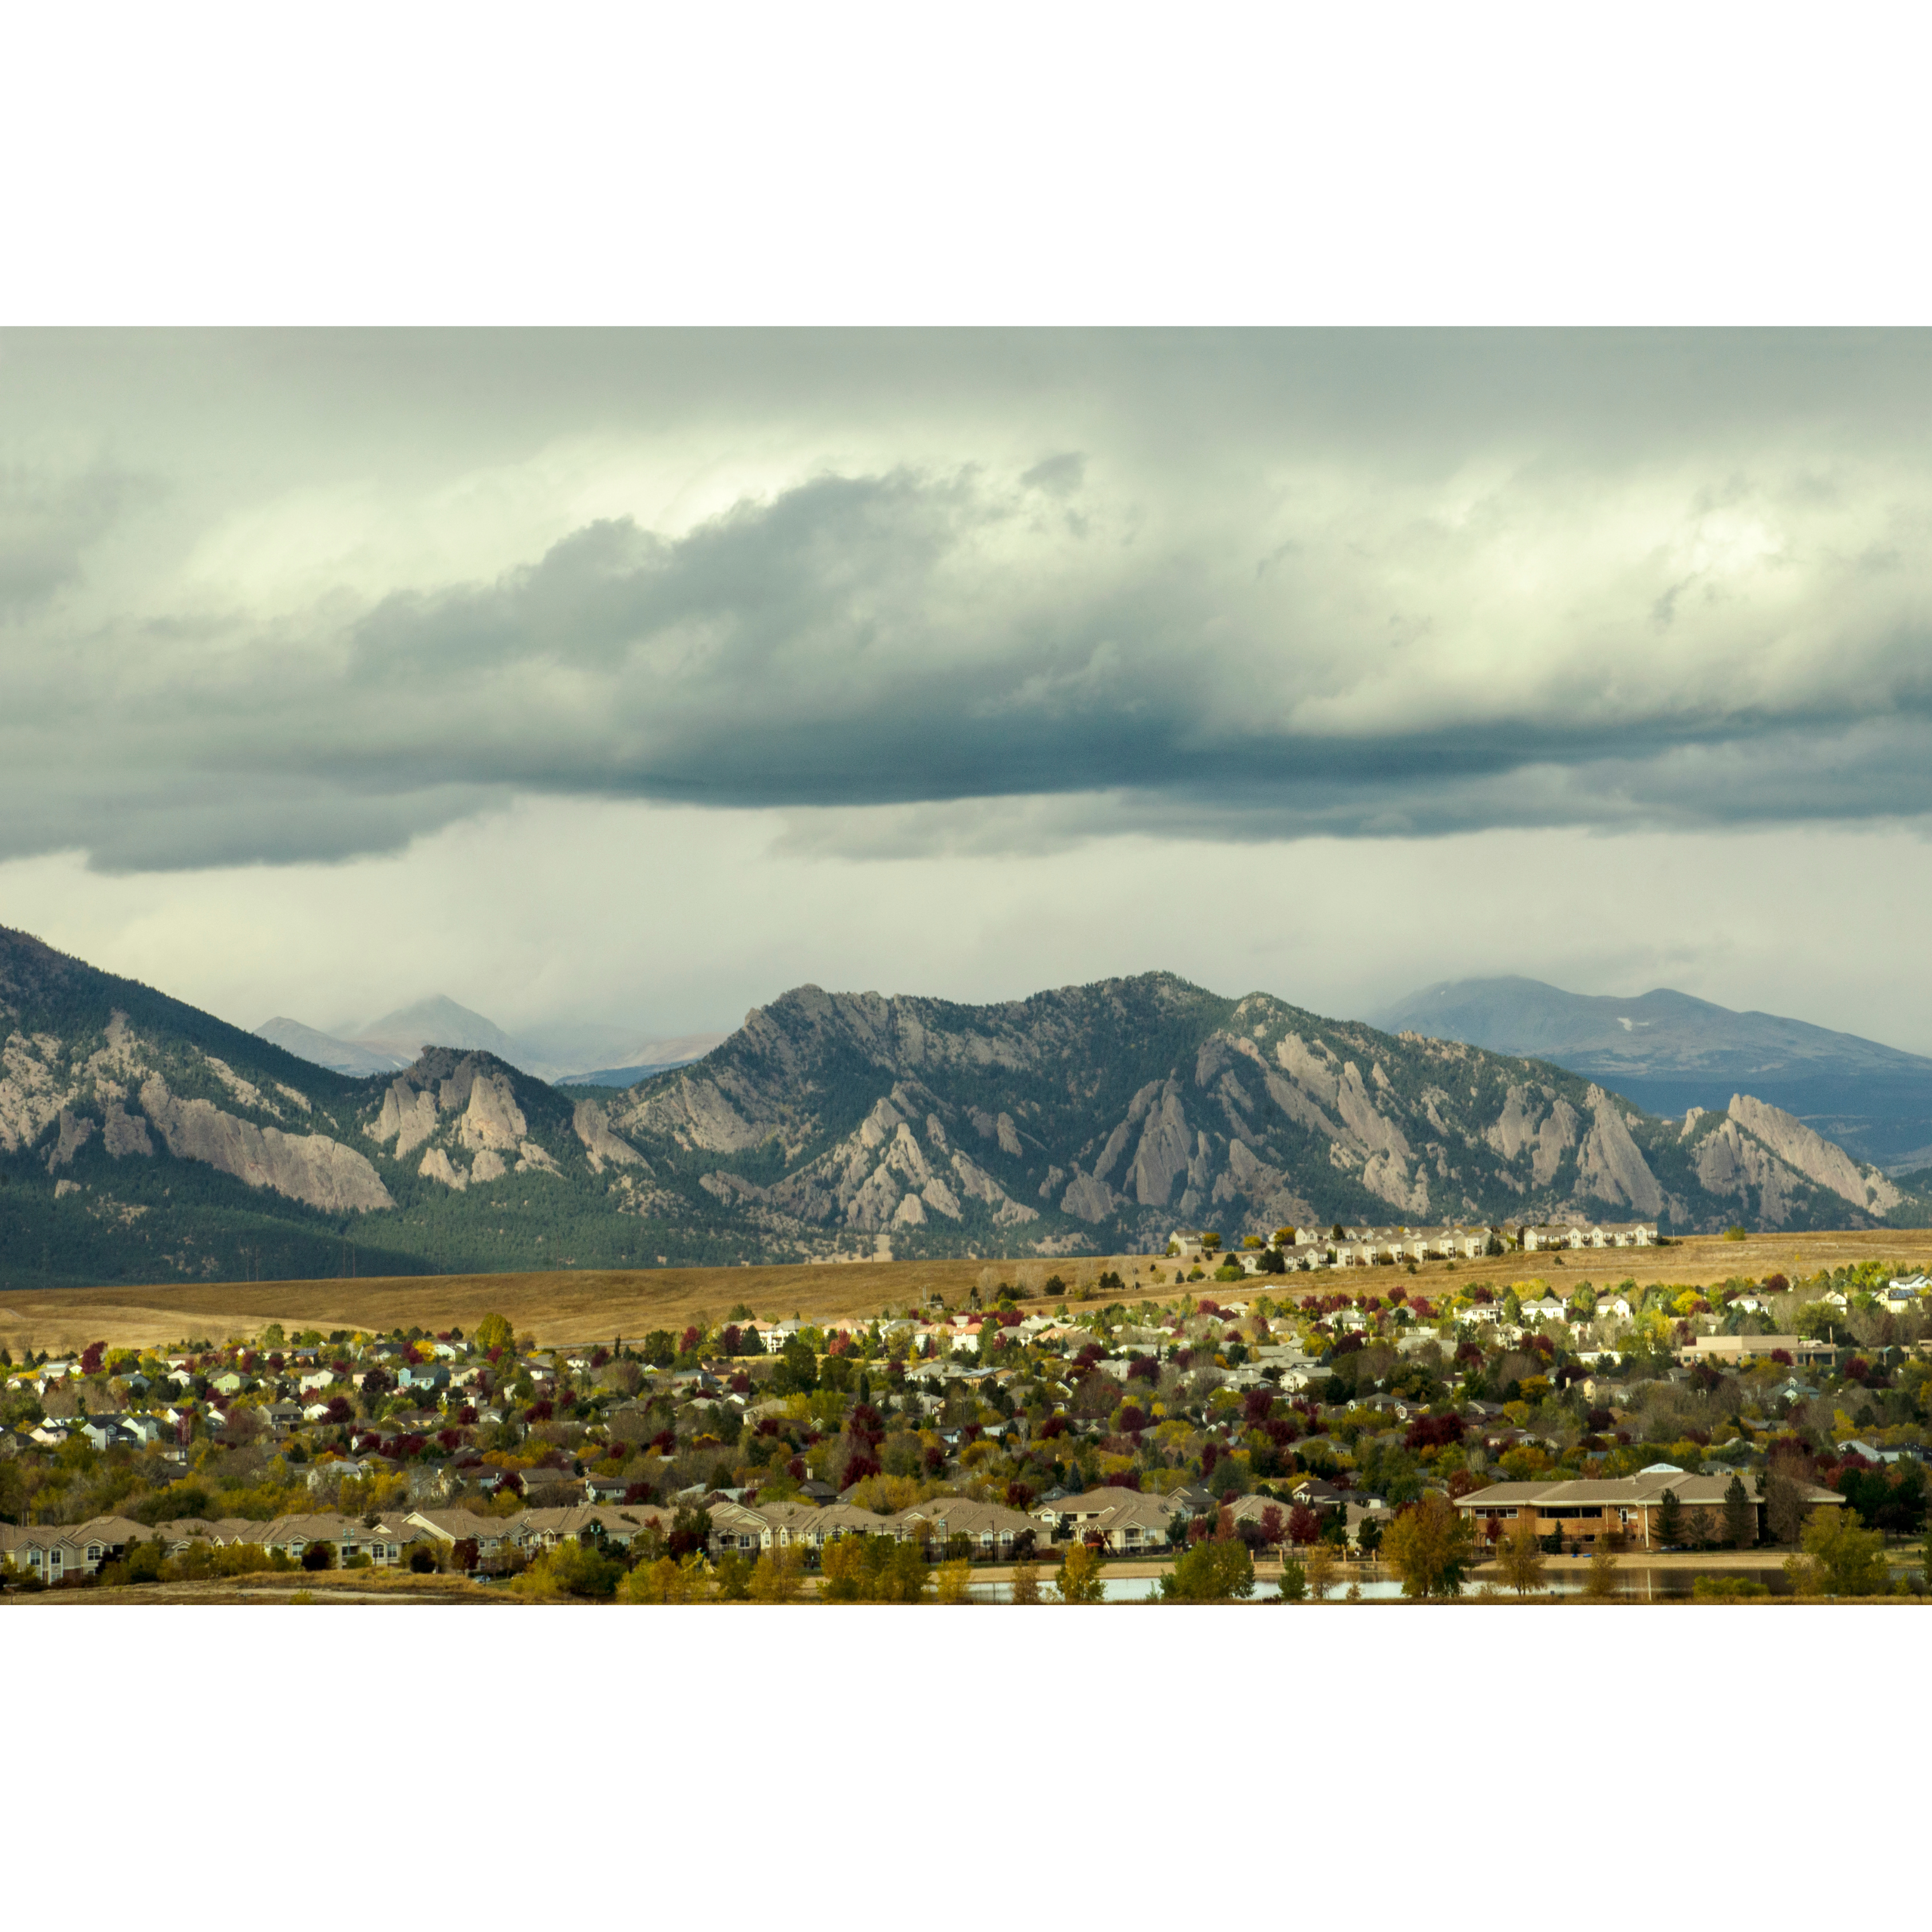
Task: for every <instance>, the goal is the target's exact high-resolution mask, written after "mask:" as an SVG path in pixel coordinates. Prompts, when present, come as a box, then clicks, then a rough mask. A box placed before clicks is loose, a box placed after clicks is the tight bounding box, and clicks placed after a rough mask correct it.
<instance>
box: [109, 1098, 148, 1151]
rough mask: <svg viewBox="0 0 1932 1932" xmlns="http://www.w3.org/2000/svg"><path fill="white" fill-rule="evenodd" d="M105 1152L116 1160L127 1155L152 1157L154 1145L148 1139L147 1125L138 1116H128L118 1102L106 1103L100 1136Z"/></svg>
mask: <svg viewBox="0 0 1932 1932" xmlns="http://www.w3.org/2000/svg"><path fill="white" fill-rule="evenodd" d="M101 1139H102V1141H103V1142H104V1145H106V1147H107V1151H108V1152H109V1153H110V1154H112V1155H113V1157H114V1158H115V1160H121V1159H123V1158H124V1157H126V1156H127V1155H129V1154H140V1155H142V1156H143V1157H145V1158H146V1159H147V1160H153V1159H154V1142H152V1141H151V1140H150V1139H148V1124H147V1122H146V1121H144V1120H142V1118H141V1117H140V1115H139V1114H130V1113H129V1112H127V1109H125V1108H124V1107H123V1106H121V1103H120V1102H119V1101H118V1100H110V1101H109V1102H108V1103H107V1125H106V1127H105V1129H104V1131H103V1133H102V1136H101Z"/></svg>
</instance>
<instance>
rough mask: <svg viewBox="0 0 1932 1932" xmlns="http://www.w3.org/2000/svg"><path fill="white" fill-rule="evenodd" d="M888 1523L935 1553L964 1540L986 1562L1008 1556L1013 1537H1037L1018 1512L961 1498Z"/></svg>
mask: <svg viewBox="0 0 1932 1932" xmlns="http://www.w3.org/2000/svg"><path fill="white" fill-rule="evenodd" d="M1127 1493H1131V1492H1127ZM889 1521H890V1522H891V1523H892V1526H893V1532H894V1534H895V1535H898V1536H899V1537H901V1538H902V1539H903V1538H911V1539H913V1540H916V1541H921V1542H923V1543H925V1544H927V1545H928V1547H930V1548H932V1549H934V1550H944V1548H945V1547H946V1546H947V1544H950V1543H951V1542H952V1541H953V1539H954V1538H958V1537H962V1536H963V1537H965V1538H966V1539H967V1541H968V1544H970V1546H971V1553H972V1554H974V1556H979V1557H981V1558H984V1559H992V1558H994V1557H995V1556H1011V1555H1012V1554H1013V1541H1014V1539H1015V1538H1016V1537H1019V1536H1022V1535H1037V1534H1038V1526H1037V1524H1036V1523H1034V1521H1033V1520H1032V1519H1031V1517H1028V1516H1026V1515H1025V1514H1023V1513H1022V1512H1021V1511H1019V1510H1015V1509H1008V1508H1007V1507H1006V1506H1005V1505H1004V1504H1001V1503H983V1502H972V1501H971V1500H970V1499H968V1498H966V1497H964V1496H935V1497H934V1498H933V1499H932V1500H931V1501H930V1502H922V1503H915V1504H913V1506H912V1507H911V1508H910V1509H905V1510H901V1511H900V1512H899V1514H898V1515H897V1516H896V1517H892V1518H889Z"/></svg>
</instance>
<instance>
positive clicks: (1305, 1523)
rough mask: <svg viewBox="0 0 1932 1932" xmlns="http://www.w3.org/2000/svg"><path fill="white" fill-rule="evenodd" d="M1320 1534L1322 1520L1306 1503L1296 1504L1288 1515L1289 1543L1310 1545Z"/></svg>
mask: <svg viewBox="0 0 1932 1932" xmlns="http://www.w3.org/2000/svg"><path fill="white" fill-rule="evenodd" d="M1321 1534H1322V1519H1321V1517H1319V1515H1317V1514H1316V1512H1315V1511H1313V1510H1312V1509H1310V1508H1309V1507H1308V1505H1307V1504H1306V1503H1297V1504H1296V1505H1295V1507H1294V1508H1292V1510H1290V1511H1289V1513H1288V1538H1289V1541H1290V1542H1291V1543H1298V1544H1308V1543H1313V1541H1315V1539H1316V1538H1317V1537H1318V1536H1319V1535H1321Z"/></svg>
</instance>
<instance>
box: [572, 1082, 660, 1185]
mask: <svg viewBox="0 0 1932 1932" xmlns="http://www.w3.org/2000/svg"><path fill="white" fill-rule="evenodd" d="M570 1125H571V1131H572V1132H573V1133H574V1134H575V1135H576V1136H577V1139H578V1140H579V1141H580V1142H582V1143H583V1151H584V1154H585V1155H586V1157H587V1158H588V1159H589V1163H590V1171H591V1172H592V1173H593V1174H601V1173H602V1172H604V1169H605V1167H606V1166H610V1167H641V1168H642V1169H643V1170H644V1172H646V1174H648V1173H649V1172H650V1163H649V1162H648V1161H646V1160H645V1158H644V1157H643V1155H642V1154H640V1153H638V1151H637V1149H636V1148H634V1147H633V1146H631V1144H630V1142H628V1141H622V1140H619V1139H618V1138H617V1136H616V1135H615V1134H613V1133H612V1132H611V1131H610V1107H609V1106H608V1104H607V1103H605V1102H604V1101H602V1100H580V1101H578V1102H577V1109H576V1112H574V1114H573V1115H571V1122H570Z"/></svg>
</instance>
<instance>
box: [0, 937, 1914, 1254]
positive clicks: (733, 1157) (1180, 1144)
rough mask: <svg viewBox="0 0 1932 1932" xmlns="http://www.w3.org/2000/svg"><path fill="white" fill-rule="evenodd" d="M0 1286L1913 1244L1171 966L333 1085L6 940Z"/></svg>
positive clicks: (1414, 1050) (1773, 1182)
mask: <svg viewBox="0 0 1932 1932" xmlns="http://www.w3.org/2000/svg"><path fill="white" fill-rule="evenodd" d="M0 1040H4V1050H0V1282H4V1283H9V1284H12V1285H16V1286H17V1285H23V1284H28V1283H37V1282H55V1281H114V1280H178V1279H181V1278H182V1277H198V1276H205V1275H211V1274H214V1275H223V1276H239V1275H243V1274H250V1275H264V1276H272V1275H282V1276H290V1275H318V1274H333V1273H335V1272H336V1271H338V1269H339V1268H340V1269H345V1270H346V1269H347V1268H356V1269H358V1270H359V1271H363V1272H368V1273H393V1274H419V1273H425V1272H431V1271H440V1270H445V1269H463V1270H466V1271H469V1270H478V1269H488V1268H544V1267H571V1266H580V1267H592V1266H595V1267H634V1266H640V1265H645V1266H648V1265H653V1264H655V1263H658V1262H664V1261H669V1262H704V1263H726V1262H736V1261H741V1260H753V1261H783V1260H790V1259H805V1258H808V1257H812V1256H827V1255H832V1254H841V1253H842V1254H848V1255H850V1254H874V1253H881V1252H887V1251H889V1252H892V1253H896V1254H899V1255H902V1256H910V1255H919V1254H932V1255H941V1254H948V1255H957V1254H974V1253H977V1254H983V1255H986V1256H998V1255H1010V1254H1040V1255H1070V1254H1075V1253H1107V1252H1120V1251H1124V1250H1136V1249H1140V1250H1145V1249H1149V1248H1155V1249H1157V1248H1160V1247H1163V1246H1164V1245H1165V1243H1166V1237H1167V1235H1168V1232H1169V1230H1170V1229H1172V1227H1173V1226H1175V1224H1176V1223H1205V1224H1207V1225H1209V1226H1214V1227H1216V1228H1218V1229H1221V1230H1223V1232H1225V1233H1226V1234H1227V1235H1229V1236H1230V1237H1231V1238H1232V1237H1235V1236H1238V1235H1240V1234H1242V1233H1244V1232H1260V1231H1262V1230H1264V1229H1272V1228H1274V1227H1275V1226H1279V1225H1281V1224H1283V1223H1294V1224H1296V1225H1298V1226H1308V1225H1313V1224H1322V1223H1329V1222H1332V1221H1338V1220H1341V1221H1364V1220H1367V1221H1373V1222H1379V1223H1390V1222H1393V1223H1405V1224H1409V1225H1415V1224H1417V1223H1426V1222H1433V1221H1442V1220H1471V1219H1473V1220H1490V1221H1511V1222H1516V1221H1522V1220H1544V1219H1550V1218H1554V1217H1558V1216H1565V1215H1571V1214H1589V1215H1592V1216H1597V1217H1613V1218H1619V1219H1628V1218H1632V1217H1643V1218H1645V1219H1650V1218H1653V1217H1654V1218H1656V1219H1658V1220H1661V1222H1662V1223H1663V1224H1664V1227H1665V1228H1666V1229H1667V1230H1675V1231H1677V1232H1688V1231H1695V1230H1698V1229H1715V1228H1719V1227H1722V1226H1725V1225H1727V1224H1728V1223H1730V1222H1733V1221H1743V1222H1746V1223H1752V1224H1760V1225H1769V1226H1781V1227H1816V1226H1872V1225H1876V1224H1879V1223H1885V1222H1890V1223H1893V1224H1895V1225H1900V1226H1904V1225H1912V1226H1918V1225H1924V1224H1925V1223H1927V1222H1928V1221H1932V1212H1928V1209H1929V1208H1932V1203H1928V1202H1927V1200H1926V1199H1925V1198H1924V1196H1921V1195H1919V1194H1917V1193H1913V1192H1912V1191H1910V1190H1909V1189H1906V1188H1905V1187H1903V1186H1901V1185H1900V1184H1895V1183H1894V1182H1892V1181H1888V1180H1887V1179H1886V1178H1885V1176H1884V1175H1882V1174H1880V1173H1879V1172H1878V1171H1877V1170H1876V1169H1873V1168H1871V1167H1869V1166H1865V1165H1864V1164H1863V1163H1859V1162H1858V1161H1856V1160H1854V1159H1852V1157H1850V1156H1849V1155H1848V1154H1846V1152H1845V1151H1844V1150H1843V1148H1841V1147H1838V1146H1837V1145H1835V1144H1833V1143H1832V1142H1830V1141H1829V1139H1824V1138H1823V1137H1821V1136H1819V1135H1818V1134H1817V1133H1814V1132H1813V1131H1812V1130H1811V1129H1809V1128H1808V1127H1805V1125H1804V1124H1802V1122H1800V1121H1796V1120H1795V1119H1793V1118H1792V1117H1791V1116H1790V1115H1788V1114H1787V1113H1784V1112H1781V1111H1780V1110H1778V1109H1776V1108H1775V1107H1772V1106H1767V1105H1766V1104H1765V1103H1763V1102H1762V1101H1761V1100H1755V1099H1754V1098H1752V1097H1751V1096H1749V1095H1748V1094H1738V1095H1737V1096H1736V1097H1734V1098H1733V1100H1732V1101H1731V1103H1730V1108H1729V1109H1728V1111H1726V1112H1699V1111H1697V1110H1692V1111H1691V1112H1689V1113H1688V1114H1687V1115H1685V1117H1684V1118H1682V1119H1676V1118H1673V1119H1668V1120H1666V1119H1660V1118H1656V1117H1654V1116H1652V1115H1647V1114H1646V1113H1644V1112H1642V1111H1641V1110H1640V1109H1638V1108H1637V1107H1636V1106H1633V1105H1632V1104H1631V1103H1629V1102H1628V1100H1624V1099H1622V1098H1621V1097H1619V1096H1618V1095H1617V1094H1616V1093H1615V1092H1613V1091H1611V1090H1610V1088H1608V1087H1607V1086H1606V1085H1603V1084H1601V1083H1600V1082H1594V1081H1591V1080H1588V1079H1582V1078H1580V1077H1578V1076H1575V1075H1572V1074H1568V1073H1564V1072H1562V1070H1560V1069H1559V1068H1556V1067H1552V1066H1550V1065H1548V1064H1546V1063H1544V1062H1540V1061H1526V1060H1521V1059H1515V1058H1508V1057H1506V1056H1504V1055H1499V1054H1495V1053H1490V1052H1485V1051H1484V1050H1483V1049H1481V1048H1478V1047H1473V1046H1466V1045H1464V1044H1462V1043H1457V1042H1454V1041H1448V1040H1428V1039H1424V1038H1423V1037H1420V1036H1418V1035H1414V1034H1404V1035H1401V1036H1396V1035H1391V1034H1385V1033H1379V1032H1377V1031H1375V1030H1374V1029H1373V1028H1369V1027H1366V1026H1361V1025H1355V1024H1352V1023H1348V1022H1337V1021H1332V1020H1326V1019H1322V1018H1320V1017H1319V1016H1317V1015H1315V1014H1313V1013H1306V1012H1304V1011H1302V1010H1300V1009H1298V1008H1297V1007H1291V1006H1289V1005H1287V1004H1285V1003H1284V1002H1283V1001H1280V1000H1277V999H1275V998H1272V997H1271V996H1270V995H1265V994H1252V995H1249V996H1248V997H1247V998H1245V999H1242V1000H1238V1001H1237V1000H1231V999H1226V998H1222V997H1220V996H1219V995H1215V994H1212V993H1209V992H1204V991H1203V990H1202V989H1200V988H1199V987H1196V986H1190V985H1188V984H1187V983H1186V982H1184V981H1183V980H1177V979H1175V978H1174V977H1172V976H1170V975H1168V974H1145V975H1143V976H1142V977H1139V978H1137V979H1131V980H1109V981H1105V982H1103V983H1100V984H1097V985H1094V986H1076V987H1067V988H1063V989H1060V990H1058V991H1056V992H1048V993H1042V994H1040V995H1037V996H1036V997H1035V998H1032V999H1030V1000H1022V1001H1013V1002H1011V1003H1010V1004H1004V1005H999V1006H989V1007H964V1006H958V1005H953V1004H949V1003H947V1002H946V1001H938V1000H926V999H919V998H883V997H881V996H880V995H877V994H869V993H868V994H833V993H827V992H823V991H822V990H820V989H819V988H817V987H815V986H804V987H799V988H798V989H795V990H794V991H793V992H790V993H787V994H786V995H784V997H783V998H780V999H778V1000H775V1001H773V1002H772V1004H770V1005H769V1006H768V1007H761V1008H760V1009H758V1010H756V1011H755V1012H754V1013H751V1014H750V1015H748V1016H747V1017H746V1019H745V1024H744V1025H742V1027H741V1028H739V1030H738V1031H736V1033H734V1034H732V1035H731V1036H730V1037H729V1038H728V1039H727V1040H724V1043H722V1044H721V1045H720V1046H718V1047H716V1048H715V1049H713V1050H712V1052H709V1053H708V1054H706V1055H705V1056H704V1057H703V1058H702V1059H700V1060H699V1061H696V1062H694V1063H693V1064H691V1065H689V1066H688V1067H681V1068H678V1069H676V1070H672V1071H670V1072H667V1073H660V1074H658V1075H657V1076H655V1077H653V1078H651V1079H646V1080H644V1081H642V1082H639V1083H638V1084H637V1085H634V1086H633V1087H631V1088H628V1089H627V1090H612V1091H610V1092H609V1093H608V1094H606V1095H592V1096H587V1095H586V1094H584V1093H583V1091H581V1090H579V1091H577V1092H574V1093H566V1092H562V1091H559V1090H558V1089H557V1088H553V1087H552V1086H550V1085H547V1084H546V1083H545V1082H544V1081H542V1080H541V1079H538V1078H536V1077H535V1076H533V1075H531V1074H529V1073H523V1072H521V1071H520V1070H518V1069H517V1068H516V1067H514V1066H511V1065H510V1064H508V1063H507V1062H505V1061H504V1060H502V1058H499V1056H497V1055H494V1054H493V1053H490V1052H484V1051H480V1050H476V1049H466V1048H465V1047H464V1046H463V1043H461V1042H460V1041H459V1042H455V1043H451V1044H449V1045H432V1046H428V1047H426V1048H425V1049H422V1051H421V1052H419V1055H417V1057H416V1058H415V1059H414V1060H413V1061H412V1062H411V1064H410V1065H408V1066H407V1067H404V1068H401V1069H392V1070H386V1071H385V1072H384V1073H380V1074H378V1075H375V1076H360V1077H359V1076H353V1075H349V1074H344V1073H337V1072H334V1071H332V1070H329V1069H326V1068H324V1067H318V1066H317V1065H315V1064H313V1063H312V1062H310V1061H304V1060H301V1059H299V1058H296V1057H295V1056H294V1055H291V1054H290V1053H288V1052H285V1051H284V1050H283V1049H281V1048H280V1047H278V1046H276V1045H275V1044H274V1043H272V1042H270V1041H268V1040H264V1039H263V1038H261V1037H259V1036H257V1035H255V1034H248V1033H245V1032H242V1031H240V1030H239V1029H238V1028H233V1027H230V1026H228V1025H225V1024H224V1023H223V1022H220V1021H219V1020H217V1019H213V1018H212V1017H211V1016H209V1015H208V1014H206V1013H199V1012H197V1011H196V1010H195V1009H194V1008H193V1007H188V1006H186V1005H184V1004H181V1002H179V1001H174V1000H170V999H169V998H167V997H166V995H163V994H160V993H157V992H154V990H153V989H151V988H148V987H146V986H141V985H139V983H136V982H134V981H132V980H122V979H118V978H116V977H114V976H113V975H111V974H104V973H101V972H98V971H95V969H93V968H90V967H89V966H86V965H84V964H83V963H82V962H80V961H78V960H74V959H68V958H66V957H65V956H62V955H61V954H59V953H55V952H54V951H53V950H52V949H51V948H49V947H46V946H43V945H42V944H40V943H39V942H38V941H35V940H33V939H31V938H28V936H27V935H24V934H18V933H8V932H5V931H4V930H0Z"/></svg>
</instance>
